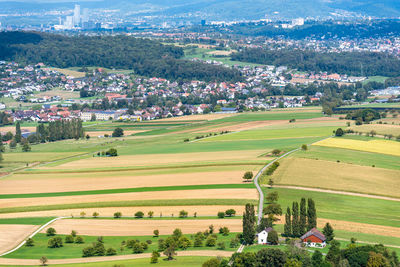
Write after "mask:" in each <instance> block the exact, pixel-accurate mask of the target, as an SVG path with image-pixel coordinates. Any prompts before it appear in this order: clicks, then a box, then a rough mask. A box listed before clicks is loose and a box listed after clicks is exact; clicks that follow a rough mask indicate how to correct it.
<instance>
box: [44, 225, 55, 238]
mask: <svg viewBox="0 0 400 267" xmlns="http://www.w3.org/2000/svg"><path fill="white" fill-rule="evenodd" d="M46 235H47V236H55V235H56V229H54V228H53V227H50V228H49V229H47V230H46Z"/></svg>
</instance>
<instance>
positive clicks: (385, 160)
mask: <svg viewBox="0 0 400 267" xmlns="http://www.w3.org/2000/svg"><path fill="white" fill-rule="evenodd" d="M291 157H299V158H308V159H320V160H330V161H337V160H340V162H345V163H351V164H356V165H361V166H372V165H375V166H376V167H377V168H385V169H393V170H399V169H400V164H399V162H400V157H396V156H392V155H386V154H376V153H371V152H364V151H357V150H350V149H343V148H334V147H323V146H310V147H309V149H308V150H307V151H297V152H295V153H293V154H292V155H291Z"/></svg>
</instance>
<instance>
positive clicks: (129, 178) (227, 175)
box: [0, 166, 258, 194]
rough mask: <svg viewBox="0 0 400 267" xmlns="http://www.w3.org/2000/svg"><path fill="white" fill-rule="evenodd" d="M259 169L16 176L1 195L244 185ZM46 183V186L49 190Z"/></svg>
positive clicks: (0, 185) (2, 183)
mask: <svg viewBox="0 0 400 267" xmlns="http://www.w3.org/2000/svg"><path fill="white" fill-rule="evenodd" d="M257 169H258V167H257V166H220V167H196V168H181V169H165V170H148V171H118V172H113V171H104V172H83V173H79V172H78V173H74V172H71V173H26V174H14V175H12V176H8V177H6V178H4V179H1V180H0V194H7V193H10V192H13V193H15V192H19V193H48V192H54V191H57V192H69V191H83V190H102V189H117V188H135V187H152V186H177V185H202V184H203V185H205V184H234V183H242V176H243V173H244V172H245V171H248V170H253V171H255V170H257ZM43 184H46V187H44V186H43Z"/></svg>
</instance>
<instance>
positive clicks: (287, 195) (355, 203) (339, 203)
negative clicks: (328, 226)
mask: <svg viewBox="0 0 400 267" xmlns="http://www.w3.org/2000/svg"><path fill="white" fill-rule="evenodd" d="M263 190H264V192H265V193H268V192H271V191H277V192H278V193H279V196H280V198H279V201H278V203H279V204H281V206H282V210H283V211H284V212H285V211H286V207H288V206H290V207H291V205H292V202H293V201H298V202H300V199H301V198H302V197H304V198H312V199H313V200H314V201H315V203H316V208H317V214H318V217H319V218H325V219H334V220H342V221H349V222H359V223H367V224H371V225H373V224H376V225H385V226H392V227H399V221H400V214H399V213H398V210H400V201H390V200H383V199H374V198H367V197H358V196H348V195H340V194H332V193H325V192H314V191H307V190H296V189H286V188H274V189H267V188H264V189H263ZM371 211H373V212H371ZM355 214H357V216H354V215H355ZM399 231H400V227H399Z"/></svg>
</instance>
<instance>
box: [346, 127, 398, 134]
mask: <svg viewBox="0 0 400 267" xmlns="http://www.w3.org/2000/svg"><path fill="white" fill-rule="evenodd" d="M349 129H352V130H353V131H357V132H362V133H369V132H371V131H372V130H373V131H376V133H377V134H379V135H389V134H392V135H393V136H394V137H396V136H398V135H400V125H392V124H363V125H359V126H352V127H350V128H349Z"/></svg>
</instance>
